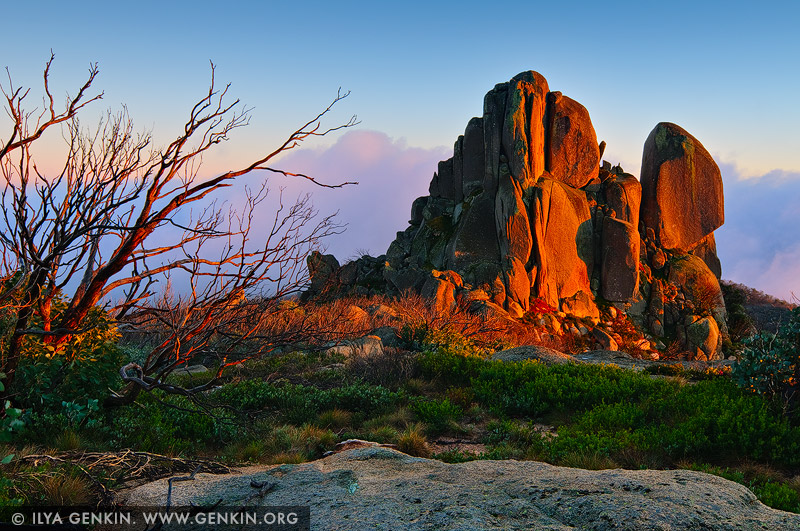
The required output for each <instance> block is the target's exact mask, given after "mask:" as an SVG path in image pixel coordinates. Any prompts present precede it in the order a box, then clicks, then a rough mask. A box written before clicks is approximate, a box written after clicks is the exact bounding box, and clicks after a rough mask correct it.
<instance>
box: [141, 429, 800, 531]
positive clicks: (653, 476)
mask: <svg viewBox="0 0 800 531" xmlns="http://www.w3.org/2000/svg"><path fill="white" fill-rule="evenodd" d="M355 442H358V443H361V444H356V445H351V446H356V447H355V448H351V449H348V450H345V451H343V452H340V453H336V454H333V455H331V456H329V457H326V458H324V459H320V460H318V461H314V462H311V463H304V464H299V465H275V466H254V467H249V468H245V469H242V470H241V471H239V472H238V473H235V474H229V475H212V474H197V475H196V477H195V478H194V480H193V481H183V482H177V483H174V484H173V486H172V492H171V501H172V504H173V505H174V506H184V507H186V506H189V505H190V504H193V505H195V506H212V505H214V504H216V503H220V504H221V505H222V506H225V507H241V506H244V505H247V506H252V505H265V506H286V505H305V506H310V509H311V529H320V530H322V529H331V530H333V529H548V530H567V529H597V530H604V529H619V530H625V529H630V530H634V529H680V530H691V529H698V530H699V529H720V530H728V529H729V530H734V529H798V528H800V515H796V514H791V513H786V512H783V511H778V510H775V509H770V508H769V507H767V506H765V505H763V504H762V503H761V502H759V501H758V500H757V499H756V497H755V496H754V495H753V493H752V492H750V491H749V490H748V489H747V488H745V487H744V486H742V485H739V484H738V483H734V482H732V481H728V480H726V479H723V478H720V477H718V476H713V475H710V474H705V473H702V472H692V471H687V470H619V469H615V470H599V471H590V470H581V469H576V468H565V467H557V466H552V465H548V464H545V463H539V462H534V461H470V462H466V463H459V464H447V463H442V462H440V461H434V460H430V459H422V458H418V457H411V456H408V455H406V454H403V453H400V452H398V451H396V450H392V449H389V448H382V447H380V446H378V445H375V444H374V443H363V442H362V441H355ZM358 446H360V447H358ZM168 490H169V481H168V479H166V478H165V479H162V480H159V481H156V482H153V483H148V484H145V485H142V486H140V487H136V488H134V489H131V490H129V491H127V493H126V496H125V498H126V499H125V502H126V503H127V504H128V505H137V506H150V507H159V506H163V505H164V504H165V501H166V499H167V492H168Z"/></svg>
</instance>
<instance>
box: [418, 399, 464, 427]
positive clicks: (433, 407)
mask: <svg viewBox="0 0 800 531" xmlns="http://www.w3.org/2000/svg"><path fill="white" fill-rule="evenodd" d="M411 410H412V411H413V412H414V413H415V414H416V415H417V417H418V418H419V419H420V420H421V421H422V422H424V423H425V424H426V425H427V426H428V433H430V434H431V435H438V434H440V433H443V432H446V431H449V430H452V429H453V428H457V427H458V425H457V424H455V422H456V421H457V420H459V419H460V418H461V417H462V416H463V414H464V411H463V410H462V409H461V407H459V406H457V405H456V404H453V403H452V402H450V399H448V398H445V399H444V400H426V399H418V400H414V401H413V402H412V403H411Z"/></svg>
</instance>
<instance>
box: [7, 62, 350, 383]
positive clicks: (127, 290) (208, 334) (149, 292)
mask: <svg viewBox="0 0 800 531" xmlns="http://www.w3.org/2000/svg"><path fill="white" fill-rule="evenodd" d="M53 59H54V57H53V56H52V55H51V57H50V59H49V60H48V61H47V63H46V65H45V68H44V72H43V78H44V79H43V91H44V96H43V107H42V108H41V109H40V110H39V111H36V110H35V109H34V110H32V111H29V110H27V109H26V107H25V104H26V103H27V101H26V98H27V97H28V96H29V89H24V88H22V87H17V86H16V85H15V84H14V83H13V82H12V80H11V76H10V74H8V83H7V86H3V85H0V90H2V94H3V96H4V97H5V100H6V102H5V108H6V113H7V115H8V116H9V117H10V118H11V123H12V127H11V131H10V132H9V134H8V137H7V139H6V140H5V141H2V140H0V184H1V185H2V197H1V198H0V225H2V230H0V256H2V260H1V261H0V267H1V269H0V281H2V284H0V311H2V312H3V315H2V317H4V318H8V319H9V320H10V322H11V323H12V330H11V332H10V336H9V337H8V338H6V341H7V344H8V348H6V349H4V351H3V352H2V358H0V371H2V372H6V374H7V378H8V380H7V381H8V382H10V381H11V380H12V379H13V374H14V372H15V370H16V367H17V364H18V362H19V356H20V354H21V352H22V348H23V340H24V338H26V337H30V336H35V337H39V338H41V340H42V341H43V342H44V343H45V344H46V345H48V346H49V347H50V348H52V349H54V351H55V352H59V350H60V349H62V348H63V347H64V345H66V344H67V343H68V342H69V341H70V340H71V339H72V338H73V337H75V336H76V335H79V334H81V333H82V332H83V331H84V330H86V328H87V326H90V324H89V323H88V321H87V319H88V316H89V314H90V312H91V311H92V309H93V308H95V307H96V306H97V305H98V304H101V303H102V304H104V307H105V308H106V309H107V310H108V311H110V312H111V313H112V315H114V316H116V318H117V319H122V318H123V317H126V319H127V322H128V325H129V326H137V325H142V324H147V323H158V326H159V327H160V329H161V330H163V331H165V332H164V333H163V334H162V337H161V340H160V341H159V342H158V343H157V344H156V346H155V347H154V348H153V350H152V352H150V353H149V355H148V356H147V360H146V361H145V362H144V363H143V364H142V365H141V367H139V366H136V367H134V366H129V367H127V369H125V370H123V371H122V372H121V377H122V378H123V380H124V381H125V382H127V383H129V384H130V386H132V387H131V389H133V388H134V387H136V388H141V389H153V388H162V389H163V388H164V386H165V385H166V384H164V383H163V379H164V378H165V377H166V376H167V375H168V374H169V373H170V372H172V371H173V370H175V369H176V368H177V367H179V366H181V365H184V364H186V363H187V362H188V361H189V360H191V359H192V358H193V357H194V356H197V355H200V354H203V353H207V352H211V351H214V352H216V353H218V354H219V363H218V371H219V373H220V374H221V371H222V370H223V369H224V368H225V367H228V366H231V365H233V364H237V363H241V360H243V359H245V358H247V357H248V356H252V355H258V354H263V353H265V352H270V351H272V350H273V349H274V348H276V347H275V345H278V344H281V339H280V338H278V340H277V341H264V340H263V338H262V339H259V341H253V338H254V337H255V336H257V335H259V334H260V332H257V331H258V330H259V327H260V326H261V325H260V324H259V322H258V319H256V320H255V321H254V320H253V317H252V316H249V314H248V313H247V312H248V311H249V310H248V308H251V307H252V305H251V304H250V302H249V301H251V300H253V299H254V298H256V299H258V300H259V301H264V302H260V303H259V304H262V306H263V308H262V309H263V310H264V311H266V312H269V311H275V310H276V309H277V308H278V305H277V302H278V301H280V299H281V298H283V297H286V296H288V295H291V294H293V293H296V292H297V291H298V290H300V289H301V288H302V287H303V286H304V285H305V283H306V281H307V278H306V276H305V267H304V265H305V258H306V256H307V254H308V253H309V252H311V251H312V250H314V249H316V248H318V247H319V246H320V241H321V240H322V239H323V238H325V237H326V236H328V235H330V234H333V233H336V232H338V230H339V227H338V226H337V225H336V224H335V222H334V221H333V218H332V217H330V216H329V217H324V218H321V219H318V218H317V212H316V211H315V210H314V209H313V208H312V207H311V204H310V201H309V198H308V197H304V198H303V197H301V198H299V199H298V200H297V201H295V202H294V203H293V204H291V205H286V204H284V202H283V198H282V197H280V196H279V197H278V198H276V199H277V206H276V207H274V208H275V211H274V217H273V219H272V222H271V226H267V227H255V226H254V223H255V212H256V210H257V209H259V210H261V211H263V210H264V207H265V206H267V203H265V201H266V199H267V197H268V196H269V190H268V188H267V186H266V181H265V180H264V181H262V183H261V185H260V186H258V187H255V188H254V189H253V190H249V189H246V190H245V199H244V201H243V204H241V205H238V206H237V207H236V208H233V207H232V206H230V205H227V204H224V203H223V204H220V205H218V204H217V203H216V202H215V200H214V197H215V196H216V195H217V193H218V192H219V191H220V190H222V189H225V188H227V187H229V186H232V185H233V184H235V183H236V182H237V179H238V178H239V177H242V176H244V175H248V174H256V175H258V174H260V175H261V177H262V178H265V175H268V174H275V173H278V174H281V175H283V176H285V177H293V178H300V179H305V180H308V181H310V182H312V183H314V184H315V185H317V186H320V187H325V188H340V187H343V186H346V185H349V184H355V183H353V182H349V181H348V182H343V183H333V184H328V183H324V182H322V181H320V180H318V179H316V178H314V177H312V176H309V175H306V174H303V173H295V172H290V171H286V170H280V169H275V168H273V167H272V166H271V165H270V161H271V160H272V159H274V158H275V157H277V156H278V155H280V154H281V153H285V152H286V151H289V150H291V149H294V148H295V147H297V146H299V145H300V144H301V143H302V142H303V141H305V140H307V139H309V138H314V137H320V136H325V135H328V134H330V133H333V132H335V131H340V130H342V129H346V128H349V127H353V126H354V125H356V124H358V120H357V119H356V117H355V116H353V117H352V118H350V119H349V120H347V121H346V122H344V123H342V124H338V125H333V126H327V125H324V123H323V122H324V120H325V119H326V118H327V117H328V115H329V114H330V113H331V111H332V109H333V107H334V105H336V103H338V102H340V101H341V100H343V99H344V98H346V97H347V96H348V95H349V93H347V92H346V93H343V92H342V91H341V89H339V91H338V92H337V94H336V97H335V98H334V99H333V100H332V101H331V103H330V104H329V105H328V106H327V107H326V108H325V109H323V110H322V111H321V112H319V113H318V114H316V115H315V116H314V117H313V118H312V119H311V120H309V121H307V122H305V123H304V124H303V125H302V126H301V127H299V128H298V129H296V130H295V131H293V132H292V133H290V134H289V135H288V136H287V137H286V139H285V140H284V141H283V142H282V143H281V144H280V145H279V146H278V147H277V148H276V149H273V150H268V151H267V152H265V153H261V154H257V155H256V156H254V157H253V160H252V161H250V162H247V163H245V164H242V165H241V166H239V167H238V168H236V169H232V170H229V171H225V172H223V173H220V174H218V175H216V176H213V177H211V178H201V176H200V174H199V172H200V169H201V167H202V158H203V156H204V155H205V154H206V152H209V151H210V150H212V149H213V148H214V146H217V145H218V144H220V143H221V142H224V141H227V140H228V139H229V137H230V134H231V133H232V132H233V131H234V130H235V129H238V128H240V127H244V126H246V125H248V124H249V122H250V109H248V108H246V107H243V106H242V104H241V103H240V102H239V100H233V101H230V99H229V97H228V92H229V89H230V86H229V85H225V86H224V87H218V86H217V84H216V78H215V67H214V65H213V63H212V64H211V80H210V84H209V87H208V90H207V92H205V93H204V94H203V96H202V97H201V98H200V99H199V100H198V101H197V102H196V103H195V105H194V106H193V107H192V108H191V110H190V112H189V116H188V118H187V120H186V122H185V123H184V125H183V127H182V129H181V131H180V133H179V134H178V136H177V137H176V138H175V139H174V140H173V141H172V142H170V143H169V144H168V145H167V146H165V147H163V148H160V149H159V148H155V147H153V146H152V142H151V137H150V136H149V135H147V134H137V133H135V132H134V128H133V124H132V121H131V119H130V117H129V116H128V112H127V109H125V108H124V107H123V109H122V111H120V112H118V113H110V112H109V113H108V114H106V115H105V116H104V117H103V118H102V119H101V120H100V122H99V124H98V126H97V127H95V128H94V129H86V128H84V127H83V126H82V125H81V123H80V121H79V119H78V114H79V112H80V111H81V110H82V109H83V108H84V107H85V106H86V105H88V104H89V103H92V102H94V101H96V100H99V99H101V98H102V96H103V94H102V93H99V94H95V95H91V88H92V85H93V83H94V81H95V79H96V77H97V75H98V72H99V71H98V68H97V65H96V64H95V65H91V66H90V69H89V75H88V77H87V80H86V82H85V83H84V84H83V85H82V86H81V87H80V88H79V89H78V91H77V93H76V95H75V96H73V97H67V101H66V103H65V104H64V106H63V108H59V107H58V105H57V104H56V102H55V98H54V97H53V93H52V90H51V87H50V68H51V65H52V62H53ZM57 125H59V126H60V127H61V128H62V130H63V133H64V138H65V141H66V145H67V153H66V155H65V158H64V161H63V164H62V165H61V166H60V168H61V169H60V170H59V171H58V172H56V173H50V172H46V171H42V170H40V168H39V166H38V165H37V163H36V159H35V157H34V154H33V151H32V146H33V145H34V144H35V143H36V141H37V140H39V139H40V138H41V137H42V135H43V134H44V132H45V131H46V130H48V129H51V128H53V127H54V126H57ZM194 204H197V205H200V208H199V209H197V211H196V212H193V211H192V210H191V208H192V206H193V205H194ZM256 229H258V230H256ZM154 234H159V235H161V236H158V237H157V238H158V240H157V241H158V243H155V242H156V240H155V239H154V236H153V235H154ZM165 236H166V238H165ZM180 274H183V275H185V276H186V278H188V284H189V287H188V293H184V294H183V295H182V296H181V297H179V298H178V299H177V300H175V301H172V302H173V303H174V305H173V306H172V307H167V305H165V304H162V305H161V306H159V305H158V304H156V305H153V303H152V297H153V293H154V287H155V285H156V284H157V283H158V282H159V279H160V280H161V281H167V282H169V280H170V278H171V276H172V275H180ZM267 289H268V290H269V295H265V293H266V291H265V290H267ZM61 300H63V301H64V303H65V304H63V305H60V306H59V309H58V311H54V310H53V305H54V303H55V302H56V301H61ZM112 300H113V302H112ZM162 302H163V303H166V300H164V301H162ZM248 305H250V306H248ZM120 322H121V323H123V322H122V321H120ZM262 328H263V327H262ZM221 338H223V339H221ZM259 342H260V344H261V346H254V345H255V344H256V343H259ZM223 343H224V345H225V346H224V347H222V348H221V347H220V344H223ZM137 367H138V368H137ZM132 370H134V371H135V374H133V375H132V374H131V373H130V371H132ZM173 391H174V390H173ZM132 392H133V391H132ZM174 392H177V391H174ZM192 392H197V391H196V390H195V391H192Z"/></svg>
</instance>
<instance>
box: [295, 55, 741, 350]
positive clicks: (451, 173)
mask: <svg viewBox="0 0 800 531" xmlns="http://www.w3.org/2000/svg"><path fill="white" fill-rule="evenodd" d="M483 109H484V112H483V116H482V117H477V118H472V119H471V120H470V121H469V123H468V124H467V127H466V130H465V131H464V135H463V136H460V137H459V138H458V139H457V140H456V143H455V145H454V150H453V157H452V158H450V159H448V160H445V161H442V162H440V163H439V165H438V169H437V172H436V173H434V175H433V179H432V180H431V183H430V186H429V195H428V196H425V197H420V198H418V199H417V200H415V201H414V203H413V205H412V208H411V220H410V222H409V223H410V224H409V227H408V228H407V229H406V230H404V231H402V232H398V233H397V238H396V239H395V241H394V242H392V244H391V245H390V247H389V249H388V250H387V252H386V255H385V256H381V257H378V258H377V259H373V258H369V257H366V258H364V259H362V260H361V261H359V262H358V263H352V264H347V265H345V266H343V267H342V268H341V269H340V271H339V274H338V276H337V274H336V272H335V268H333V269H332V267H331V266H332V264H333V261H335V260H331V259H330V258H324V257H321V255H315V256H314V257H313V259H312V260H310V261H309V265H310V269H312V278H313V279H314V280H313V281H312V290H311V291H312V293H314V292H320V291H322V288H321V284H326V285H330V284H331V281H332V279H334V280H335V282H334V283H336V282H338V284H337V286H338V287H337V289H339V290H344V291H357V292H358V291H361V292H369V291H370V290H371V289H376V286H377V285H379V284H381V283H382V284H383V289H385V290H388V291H390V292H396V293H400V292H403V291H404V290H409V289H410V290H414V291H417V292H420V291H421V292H423V293H424V294H425V295H427V296H430V297H431V298H433V299H434V300H435V301H436V304H437V305H438V306H439V307H441V308H446V307H452V305H453V304H455V303H456V301H457V300H458V299H459V297H462V298H466V299H468V300H471V301H473V304H474V305H475V306H476V308H477V309H480V310H486V308H487V307H488V306H487V305H490V304H491V305H493V306H496V308H493V311H494V310H500V309H502V310H503V311H505V312H508V314H510V316H512V317H521V316H522V315H524V314H525V313H527V312H529V311H531V309H532V308H534V307H536V308H538V307H542V306H544V307H552V308H553V309H555V310H556V311H560V312H563V313H565V314H570V315H572V316H573V317H575V318H577V319H587V320H589V321H593V322H594V324H596V320H597V317H598V315H599V309H598V307H601V308H603V307H605V308H607V307H609V306H614V307H615V308H616V310H618V311H624V312H626V313H627V314H628V316H629V317H630V318H631V319H633V320H634V321H635V322H636V323H637V324H639V326H640V327H642V328H643V329H644V330H646V331H647V332H648V333H649V334H652V335H653V336H654V337H655V338H661V339H666V340H672V339H675V338H677V339H679V340H681V341H682V342H683V345H684V347H685V348H686V349H688V350H689V351H690V352H691V353H692V355H694V356H696V357H698V358H704V359H712V358H718V357H720V355H721V345H722V339H723V337H724V335H725V333H726V327H725V310H724V303H722V299H721V292H720V289H719V284H718V282H717V279H718V278H719V277H720V274H721V268H720V264H719V259H718V258H717V256H716V244H715V241H714V234H713V231H714V230H715V229H716V228H718V227H719V226H720V225H722V223H723V220H724V212H723V196H722V179H721V176H720V171H719V168H718V167H717V165H716V164H715V163H714V160H713V159H712V158H711V156H710V155H709V153H708V151H707V150H706V149H705V148H704V147H703V145H702V144H701V143H700V142H699V141H698V140H697V139H695V138H694V137H693V136H692V135H690V134H689V133H687V132H686V131H684V130H683V129H681V128H680V127H678V126H677V125H674V124H670V123H660V124H658V125H657V126H656V127H655V129H653V131H652V133H650V135H649V137H648V138H647V140H646V142H645V145H644V153H643V157H642V169H641V181H639V180H637V179H636V177H634V176H633V175H631V174H629V173H626V172H624V171H623V170H622V168H621V167H619V166H615V167H612V166H611V165H610V164H608V163H606V162H603V163H602V165H601V161H600V156H601V145H602V148H603V149H604V147H605V146H604V143H601V145H598V143H597V135H596V134H595V131H594V127H593V126H592V122H591V119H590V118H589V113H588V112H587V110H586V109H585V108H584V107H583V106H582V105H581V104H580V103H578V102H576V101H575V100H572V99H571V98H569V97H567V96H564V95H562V94H561V93H560V92H551V91H550V89H549V87H548V84H547V80H545V78H544V77H543V76H542V75H540V74H538V73H536V72H532V71H531V72H523V73H521V74H519V75H517V76H515V77H514V78H513V79H511V80H510V81H509V82H507V83H501V84H498V85H496V86H495V87H494V88H493V89H492V90H491V91H489V93H487V94H486V96H485V98H484V105H483ZM331 258H332V257H331ZM314 271H319V274H318V275H314V274H313V273H314ZM442 271H452V272H454V273H455V274H457V275H458V278H459V280H460V282H461V284H460V285H455V284H454V283H452V282H451V281H450V280H448V278H446V277H447V275H442V274H440V272H442ZM362 273H365V275H366V276H364V275H362ZM359 275H361V276H359ZM462 279H463V280H462ZM470 291H480V292H481V293H483V294H485V296H483V295H481V296H477V295H472V296H467V294H468V293H469V292H470ZM704 334H705V335H704Z"/></svg>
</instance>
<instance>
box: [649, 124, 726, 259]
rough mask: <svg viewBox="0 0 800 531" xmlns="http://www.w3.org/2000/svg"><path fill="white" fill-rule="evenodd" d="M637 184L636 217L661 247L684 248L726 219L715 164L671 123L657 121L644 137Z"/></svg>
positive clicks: (707, 233)
mask: <svg viewBox="0 0 800 531" xmlns="http://www.w3.org/2000/svg"><path fill="white" fill-rule="evenodd" d="M641 183H642V207H641V219H642V221H643V222H644V225H645V226H646V227H648V228H652V229H653V231H654V232H655V236H656V242H657V244H658V245H659V246H661V247H664V248H666V249H679V250H684V251H687V250H689V249H691V248H692V247H694V246H695V245H696V244H697V243H698V242H700V240H702V239H703V238H705V237H706V236H708V235H709V234H711V233H712V232H714V230H715V229H717V228H718V227H720V226H721V225H722V224H723V222H724V221H725V214H724V205H723V196H722V176H721V175H720V172H719V167H717V164H716V162H714V159H713V158H712V157H711V155H710V154H709V153H708V151H707V150H706V148H704V147H703V145H702V144H701V143H700V142H699V141H698V140H697V139H696V138H695V137H693V136H692V135H690V134H689V133H687V132H686V131H685V130H684V129H682V128H681V127H679V126H677V125H675V124H672V123H668V122H662V123H660V124H658V125H657V126H656V127H655V129H653V131H652V132H651V133H650V136H648V137H647V140H646V141H645V143H644V153H643V155H642V175H641Z"/></svg>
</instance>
